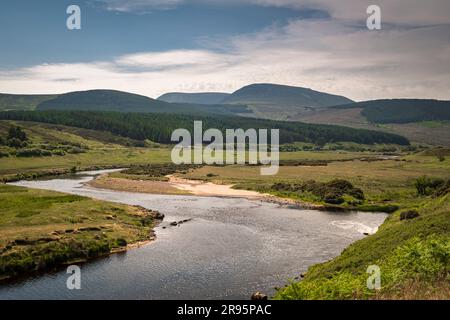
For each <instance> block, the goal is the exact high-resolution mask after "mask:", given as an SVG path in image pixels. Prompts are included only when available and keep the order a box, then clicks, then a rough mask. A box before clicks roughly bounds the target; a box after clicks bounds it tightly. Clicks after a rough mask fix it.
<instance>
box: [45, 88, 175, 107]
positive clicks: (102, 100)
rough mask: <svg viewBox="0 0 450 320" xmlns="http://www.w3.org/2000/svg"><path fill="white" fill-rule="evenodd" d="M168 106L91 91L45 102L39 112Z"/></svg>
mask: <svg viewBox="0 0 450 320" xmlns="http://www.w3.org/2000/svg"><path fill="white" fill-rule="evenodd" d="M167 106H168V104H167V103H165V102H162V101H157V100H154V99H151V98H148V97H144V96H141V95H137V94H132V93H128V92H122V91H115V90H89V91H77V92H70V93H66V94H62V95H59V96H57V97H56V98H54V99H51V100H47V101H44V102H42V103H40V104H39V105H38V107H37V109H38V110H80V111H120V112H150V111H152V109H161V108H164V107H167Z"/></svg>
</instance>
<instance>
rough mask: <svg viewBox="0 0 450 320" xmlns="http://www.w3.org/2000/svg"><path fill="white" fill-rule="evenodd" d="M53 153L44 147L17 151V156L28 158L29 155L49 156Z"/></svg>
mask: <svg viewBox="0 0 450 320" xmlns="http://www.w3.org/2000/svg"><path fill="white" fill-rule="evenodd" d="M51 155H52V153H51V152H50V151H48V150H42V149H23V150H18V151H17V152H16V156H17V157H21V158H28V157H48V156H51Z"/></svg>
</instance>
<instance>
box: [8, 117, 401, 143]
mask: <svg viewBox="0 0 450 320" xmlns="http://www.w3.org/2000/svg"><path fill="white" fill-rule="evenodd" d="M0 120H19V121H35V122H44V123H51V124H59V125H66V126H72V127H78V128H84V129H91V130H99V131H107V132H111V133H114V134H117V135H120V136H123V137H128V138H132V139H135V140H141V141H143V140H146V139H149V140H152V141H154V142H158V143H165V144H171V143H173V142H172V141H171V135H172V132H173V131H174V130H175V129H178V128H185V129H187V130H189V131H190V132H191V133H192V132H193V127H194V121H203V130H206V129H209V128H216V129H219V130H221V131H222V132H225V130H226V129H238V128H241V129H244V130H247V129H250V128H254V129H268V130H270V129H279V130H280V143H281V144H285V143H293V142H308V143H314V144H318V145H323V144H326V143H331V142H355V143H361V144H376V143H380V144H398V145H409V141H408V139H406V138H405V137H402V136H400V135H396V134H391V133H384V132H379V131H372V130H365V129H354V128H349V127H343V126H337V125H319V124H307V123H301V122H284V121H273V120H262V119H251V118H243V117H233V116H223V117H213V116H193V115H180V114H160V113H120V112H89V111H7V112H0Z"/></svg>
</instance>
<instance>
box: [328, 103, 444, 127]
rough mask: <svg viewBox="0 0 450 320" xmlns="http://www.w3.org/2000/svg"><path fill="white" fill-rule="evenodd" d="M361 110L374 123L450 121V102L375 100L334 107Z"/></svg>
mask: <svg viewBox="0 0 450 320" xmlns="http://www.w3.org/2000/svg"><path fill="white" fill-rule="evenodd" d="M334 108H336V109H353V108H361V109H362V112H361V114H362V115H363V116H365V117H366V118H367V120H368V121H370V122H374V123H412V122H422V121H442V120H450V101H439V100H424V99H392V100H373V101H364V102H358V103H352V104H347V105H340V106H336V107H334Z"/></svg>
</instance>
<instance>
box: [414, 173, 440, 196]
mask: <svg viewBox="0 0 450 320" xmlns="http://www.w3.org/2000/svg"><path fill="white" fill-rule="evenodd" d="M444 183H445V181H444V180H443V179H440V178H428V177H426V176H422V177H420V178H418V179H416V182H415V187H416V189H417V193H418V194H419V195H421V196H425V195H429V194H431V193H432V192H433V191H434V190H436V189H438V188H439V187H441V186H442V185H443V184H444Z"/></svg>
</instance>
